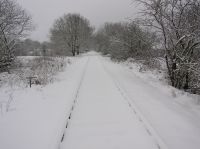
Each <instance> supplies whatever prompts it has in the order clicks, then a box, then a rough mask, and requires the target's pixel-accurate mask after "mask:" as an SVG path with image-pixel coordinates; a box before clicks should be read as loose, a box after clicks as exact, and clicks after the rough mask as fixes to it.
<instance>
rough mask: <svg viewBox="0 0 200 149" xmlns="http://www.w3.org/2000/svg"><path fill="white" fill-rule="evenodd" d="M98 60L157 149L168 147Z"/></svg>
mask: <svg viewBox="0 0 200 149" xmlns="http://www.w3.org/2000/svg"><path fill="white" fill-rule="evenodd" d="M99 61H100V62H101V64H102V67H103V68H104V70H105V72H106V73H107V74H108V75H109V76H110V78H111V80H112V81H113V83H114V85H115V86H116V88H117V89H118V91H119V92H120V94H121V95H122V97H123V98H124V100H126V102H127V104H128V107H129V108H130V109H131V110H132V111H133V113H134V114H135V115H136V117H137V119H138V121H139V123H140V124H141V125H142V126H143V127H144V129H145V131H146V132H147V135H148V136H149V137H151V138H152V140H153V142H154V143H155V145H156V146H157V149H168V147H167V145H166V144H165V143H164V141H163V140H162V139H161V137H160V136H159V135H158V133H157V132H156V131H155V129H154V128H153V127H152V126H151V125H150V124H149V122H148V121H147V119H146V118H145V117H144V116H143V114H142V113H141V112H140V110H139V109H138V108H137V107H136V103H135V102H134V100H131V98H130V97H129V96H128V94H127V93H126V91H125V89H123V88H122V87H121V85H120V83H119V81H118V80H116V78H114V77H113V75H112V74H111V72H110V71H109V70H108V69H107V68H106V67H105V65H104V63H103V62H102V60H101V58H99Z"/></svg>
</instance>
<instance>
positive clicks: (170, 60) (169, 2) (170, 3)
mask: <svg viewBox="0 0 200 149" xmlns="http://www.w3.org/2000/svg"><path fill="white" fill-rule="evenodd" d="M137 1H139V2H140V3H141V4H143V7H144V10H143V14H144V15H143V17H145V19H144V20H142V21H141V22H142V23H143V25H145V26H149V27H153V29H154V30H156V31H157V33H158V34H160V35H161V36H162V45H163V47H164V49H165V58H166V64H167V68H168V74H169V78H170V80H171V84H172V86H174V87H176V88H179V89H185V90H188V89H190V88H191V87H193V84H192V82H191V81H192V80H193V77H198V75H199V72H198V73H197V69H198V67H199V63H198V58H197V56H196V54H197V53H198V50H199V48H198V46H199V44H200V38H199V37H200V36H199V35H200V34H199V33H200V1H199V0H148V1H146V0H137Z"/></svg>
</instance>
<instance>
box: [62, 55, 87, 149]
mask: <svg viewBox="0 0 200 149" xmlns="http://www.w3.org/2000/svg"><path fill="white" fill-rule="evenodd" d="M89 60H90V57H88V60H87V62H86V64H85V66H84V68H83V71H82V74H81V77H80V81H79V84H78V87H77V90H76V92H75V95H74V99H73V102H72V106H71V110H70V112H69V113H67V120H66V125H65V126H66V127H65V129H64V132H63V135H62V138H61V143H62V142H63V140H64V138H65V135H66V131H67V128H68V126H69V124H70V120H71V118H72V114H73V111H74V109H75V107H76V103H77V99H78V97H79V92H80V89H81V86H82V83H83V79H84V77H85V73H86V70H87V67H88V63H89ZM59 148H60V146H59Z"/></svg>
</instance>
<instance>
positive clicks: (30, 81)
mask: <svg viewBox="0 0 200 149" xmlns="http://www.w3.org/2000/svg"><path fill="white" fill-rule="evenodd" d="M36 78H37V77H27V79H28V80H29V86H30V88H31V86H32V84H33V82H32V80H33V79H36Z"/></svg>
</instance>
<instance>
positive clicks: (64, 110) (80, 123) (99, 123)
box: [0, 52, 200, 149]
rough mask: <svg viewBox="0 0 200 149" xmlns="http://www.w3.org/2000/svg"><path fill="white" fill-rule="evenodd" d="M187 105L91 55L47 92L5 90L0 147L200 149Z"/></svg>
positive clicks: (199, 132) (0, 96)
mask: <svg viewBox="0 0 200 149" xmlns="http://www.w3.org/2000/svg"><path fill="white" fill-rule="evenodd" d="M173 91H174V92H176V94H178V93H179V92H178V91H176V90H173ZM177 96H178V95H177ZM182 97H183V98H184V101H187V102H179V101H180V100H181V99H182ZM177 98H178V99H177ZM190 99H191V100H193V99H192V98H191V97H188V96H187V95H185V94H184V96H182V95H180V96H178V97H176V98H175V97H173V96H172V92H171V88H170V87H168V86H167V84H165V83H159V82H153V81H152V79H149V75H146V74H145V73H143V74H142V73H140V72H138V69H136V68H135V67H133V66H132V69H129V67H126V66H124V64H116V63H113V62H112V61H110V60H109V59H107V58H104V57H102V56H100V55H99V54H97V53H94V52H91V53H88V54H85V55H82V56H80V57H79V58H77V59H76V61H75V62H74V63H72V64H71V65H70V66H68V67H66V69H65V71H64V72H62V73H60V74H59V75H57V82H54V83H53V84H50V85H48V86H46V87H39V86H34V87H33V88H31V89H29V88H24V89H18V90H15V91H14V92H11V91H9V90H7V89H6V88H0V101H9V100H10V101H11V104H7V103H8V102H1V110H2V111H1V115H0V132H1V133H0V148H2V149H58V148H60V149H79V148H82V149H90V148H91V149H94V148H95V149H98V148H101V149H102V148H103V149H106V148H109V149H112V148H114V149H117V148H119V149H124V148H130V149H132V148H137V149H151V148H154V149H155V148H162V149H164V148H168V149H179V148H180V149H188V148H189V149H199V148H200V141H199V140H200V108H199V105H195V103H194V102H188V101H189V100H190ZM74 101H75V102H74ZM185 103H190V106H188V105H187V104H185ZM6 105H8V106H6ZM73 105H74V106H73ZM72 106H73V108H72ZM70 113H71V116H70V119H69V115H70ZM67 122H68V127H67V128H65V127H66V123H67ZM63 133H64V138H63V142H61V139H62V137H63Z"/></svg>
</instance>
